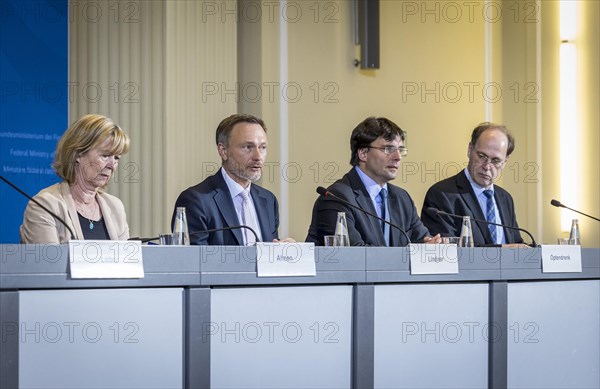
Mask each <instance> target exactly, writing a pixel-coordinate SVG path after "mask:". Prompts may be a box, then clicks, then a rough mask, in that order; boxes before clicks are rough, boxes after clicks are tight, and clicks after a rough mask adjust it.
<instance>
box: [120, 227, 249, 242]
mask: <svg viewBox="0 0 600 389" xmlns="http://www.w3.org/2000/svg"><path fill="white" fill-rule="evenodd" d="M239 228H245V229H248V230H250V232H252V234H253V235H254V240H255V242H260V239H258V234H257V233H256V231H254V229H253V228H251V227H248V226H245V225H239V226H229V227H222V228H212V229H210V230H202V231H194V232H190V233H189V235H190V236H194V235H198V234H208V233H210V232H217V231H227V230H237V229H239ZM158 239H159V237H158V236H157V237H154V238H139V237H135V238H129V239H128V240H141V241H142V243H147V242H151V241H153V240H158Z"/></svg>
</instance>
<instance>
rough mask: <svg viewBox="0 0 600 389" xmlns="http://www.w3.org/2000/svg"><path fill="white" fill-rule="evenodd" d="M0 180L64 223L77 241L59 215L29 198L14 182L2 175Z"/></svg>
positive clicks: (73, 235) (72, 236) (72, 234)
mask: <svg viewBox="0 0 600 389" xmlns="http://www.w3.org/2000/svg"><path fill="white" fill-rule="evenodd" d="M0 179H1V180H2V181H4V182H6V183H7V184H8V185H10V186H12V187H13V189H14V190H16V191H17V192H19V193H20V194H22V195H23V196H25V197H27V198H28V199H29V201H33V202H34V203H35V204H37V205H39V206H40V208H42V209H43V210H44V211H46V212H48V213H49V214H50V215H52V216H53V217H54V218H55V219H56V220H58V221H59V222H61V223H62V225H63V226H65V227H67V230H69V232H70V233H71V239H73V240H75V234H74V233H73V230H72V229H71V227H69V225H68V224H67V223H66V222H65V221H64V220H63V219H62V218H61V217H59V216H58V215H56V214H55V213H54V212H52V211H51V210H49V209H48V208H46V207H45V206H44V205H42V204H41V203H40V202H39V201H37V200H36V199H34V198H33V197H31V196H29V195H28V194H27V193H25V192H24V191H22V190H21V189H19V187H18V186H16V185H15V184H13V183H12V182H10V181H9V180H7V179H6V178H4V177H3V176H2V175H0Z"/></svg>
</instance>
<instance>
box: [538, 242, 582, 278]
mask: <svg viewBox="0 0 600 389" xmlns="http://www.w3.org/2000/svg"><path fill="white" fill-rule="evenodd" d="M542 273H581V246H579V245H572V246H570V245H554V244H549V245H542Z"/></svg>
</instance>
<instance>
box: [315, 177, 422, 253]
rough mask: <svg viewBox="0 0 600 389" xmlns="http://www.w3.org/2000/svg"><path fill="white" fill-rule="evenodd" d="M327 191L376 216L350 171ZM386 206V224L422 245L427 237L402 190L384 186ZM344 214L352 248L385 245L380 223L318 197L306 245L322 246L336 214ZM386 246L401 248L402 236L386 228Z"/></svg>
mask: <svg viewBox="0 0 600 389" xmlns="http://www.w3.org/2000/svg"><path fill="white" fill-rule="evenodd" d="M329 191H331V192H332V193H333V194H335V195H336V196H338V197H341V198H343V199H344V200H346V201H348V202H350V203H352V204H354V205H356V206H359V207H360V208H362V209H364V210H367V211H369V212H371V213H374V214H375V215H376V214H377V213H376V211H375V207H374V206H373V202H372V201H371V198H370V197H369V193H368V192H367V188H365V185H364V184H363V182H362V181H361V179H360V176H359V175H358V173H357V172H356V170H355V169H354V168H352V170H350V171H349V172H348V173H347V174H346V175H344V177H342V179H341V180H338V181H336V182H335V183H334V184H333V185H331V186H330V187H329ZM388 206H389V210H390V222H391V223H392V224H395V225H397V226H399V227H400V228H402V229H403V230H404V231H406V233H407V234H408V236H409V237H410V240H411V241H412V242H422V241H423V238H424V237H425V236H427V235H429V232H428V231H427V228H425V226H424V225H423V223H421V220H420V219H419V216H418V215H417V209H416V208H415V204H414V202H413V201H412V199H411V198H410V196H409V195H408V192H406V191H405V190H404V189H401V188H399V187H397V186H394V185H391V184H389V183H388ZM338 212H346V220H347V222H348V235H349V238H350V244H351V245H352V246H367V245H368V246H385V240H384V237H383V232H382V229H381V224H380V221H379V220H377V219H375V218H374V217H372V216H369V215H367V214H366V213H363V212H361V211H359V210H357V209H354V208H352V207H349V206H347V205H345V204H343V203H341V202H339V201H337V200H335V199H333V198H331V197H323V196H319V198H317V201H316V202H315V205H314V207H313V213H312V222H311V224H310V228H309V230H308V236H307V237H306V241H307V242H314V243H315V244H316V245H323V239H324V238H323V237H324V236H325V235H333V234H334V233H335V225H336V222H337V213H338ZM390 235H391V237H390V246H405V245H406V244H407V242H406V238H405V237H404V234H402V232H400V231H399V230H398V229H397V228H394V227H391V226H390Z"/></svg>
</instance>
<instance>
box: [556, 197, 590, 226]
mask: <svg viewBox="0 0 600 389" xmlns="http://www.w3.org/2000/svg"><path fill="white" fill-rule="evenodd" d="M550 204H552V205H554V206H555V207H562V208H566V209H570V210H571V211H573V212H576V213H578V214H580V215H583V216H587V217H589V218H592V219H594V220H596V221H599V222H600V219H598V218H597V217H593V216H590V215H588V214H587V213H583V212H579V211H578V210H576V209H573V208H569V207H567V206H566V205H564V204H563V203H561V202H560V201H558V200H554V199H552V201H550Z"/></svg>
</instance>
